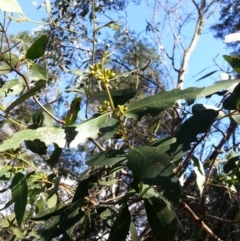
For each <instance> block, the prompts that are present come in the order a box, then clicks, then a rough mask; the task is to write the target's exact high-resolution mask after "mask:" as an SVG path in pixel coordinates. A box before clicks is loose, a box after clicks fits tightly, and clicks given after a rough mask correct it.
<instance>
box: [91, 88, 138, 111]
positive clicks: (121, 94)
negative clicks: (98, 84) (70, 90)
mask: <svg viewBox="0 0 240 241" xmlns="http://www.w3.org/2000/svg"><path fill="white" fill-rule="evenodd" d="M110 93H111V96H112V98H113V102H114V106H115V107H117V106H118V105H124V104H125V103H126V102H127V101H128V100H130V99H132V98H133V97H134V96H135V95H136V93H137V91H136V89H122V90H110ZM93 98H95V99H97V100H98V101H99V102H103V101H104V100H108V95H107V92H106V91H105V90H104V91H99V92H96V93H93Z"/></svg>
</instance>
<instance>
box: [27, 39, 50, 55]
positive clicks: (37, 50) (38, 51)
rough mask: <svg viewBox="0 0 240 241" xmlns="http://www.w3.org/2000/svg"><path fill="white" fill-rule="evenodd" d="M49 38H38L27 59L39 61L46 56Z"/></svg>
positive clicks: (30, 48)
mask: <svg viewBox="0 0 240 241" xmlns="http://www.w3.org/2000/svg"><path fill="white" fill-rule="evenodd" d="M47 44H48V37H47V35H43V36H41V37H40V38H38V39H37V40H36V41H35V42H34V43H33V44H32V45H31V46H30V47H29V49H28V50H27V53H26V58H27V59H38V58H40V57H42V56H43V55H44V52H45V49H46V48H47Z"/></svg>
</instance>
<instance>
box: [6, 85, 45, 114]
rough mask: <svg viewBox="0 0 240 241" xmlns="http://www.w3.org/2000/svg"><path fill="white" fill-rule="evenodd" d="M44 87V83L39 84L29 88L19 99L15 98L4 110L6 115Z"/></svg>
mask: <svg viewBox="0 0 240 241" xmlns="http://www.w3.org/2000/svg"><path fill="white" fill-rule="evenodd" d="M43 86H44V83H39V84H37V85H36V86H34V87H33V88H31V89H30V90H29V91H28V92H26V93H24V94H23V95H21V96H20V97H19V98H17V99H16V100H15V101H13V102H12V104H10V105H9V106H8V108H7V109H6V113H9V111H11V110H12V109H13V108H14V107H16V106H17V105H19V104H21V103H22V102H24V101H25V100H27V99H28V98H29V97H31V96H33V95H34V94H35V93H36V92H37V91H39V90H40V89H41V88H42V87H43Z"/></svg>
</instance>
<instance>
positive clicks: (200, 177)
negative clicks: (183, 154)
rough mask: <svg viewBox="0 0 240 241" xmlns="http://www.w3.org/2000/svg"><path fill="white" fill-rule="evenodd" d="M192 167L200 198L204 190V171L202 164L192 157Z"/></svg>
mask: <svg viewBox="0 0 240 241" xmlns="http://www.w3.org/2000/svg"><path fill="white" fill-rule="evenodd" d="M192 160H193V165H194V172H195V174H196V176H197V178H196V181H197V186H198V189H199V191H200V196H202V192H203V189H204V184H205V181H206V177H205V171H204V167H203V164H202V162H200V161H199V160H198V159H197V158H196V157H195V156H192Z"/></svg>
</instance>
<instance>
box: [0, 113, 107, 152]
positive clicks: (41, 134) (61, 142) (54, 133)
mask: <svg viewBox="0 0 240 241" xmlns="http://www.w3.org/2000/svg"><path fill="white" fill-rule="evenodd" d="M107 116H108V114H107V113H106V114H103V115H100V116H97V117H93V118H91V119H88V120H86V121H84V122H82V123H81V124H79V125H76V126H72V127H63V128H61V127H40V128H37V129H36V130H30V129H25V130H21V131H18V132H16V133H15V134H14V135H13V136H12V137H11V138H9V139H7V140H5V141H3V143H2V144H1V145H0V152H3V151H6V150H8V149H12V148H13V149H15V148H17V147H18V146H19V145H20V144H21V143H22V142H23V141H26V140H35V139H39V140H41V141H43V142H45V144H46V145H49V144H52V143H56V144H57V145H58V146H59V147H61V148H63V147H65V146H66V145H69V146H70V147H71V148H73V147H77V146H78V145H79V144H81V143H84V142H85V141H86V139H87V138H96V137H97V134H98V131H99V127H100V126H101V125H103V123H104V122H105V121H106V119H107ZM71 132H73V133H71Z"/></svg>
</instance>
